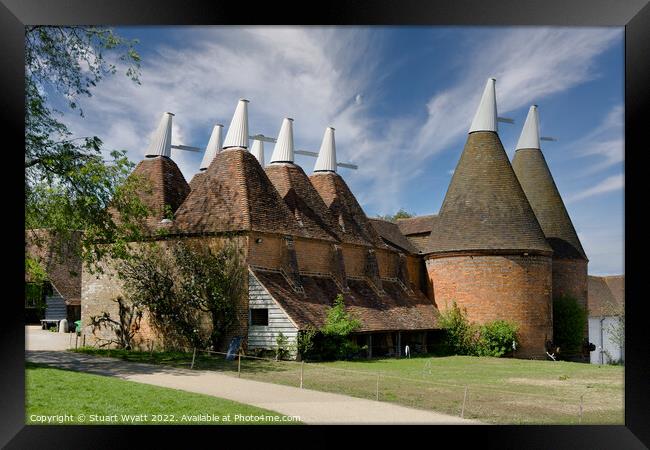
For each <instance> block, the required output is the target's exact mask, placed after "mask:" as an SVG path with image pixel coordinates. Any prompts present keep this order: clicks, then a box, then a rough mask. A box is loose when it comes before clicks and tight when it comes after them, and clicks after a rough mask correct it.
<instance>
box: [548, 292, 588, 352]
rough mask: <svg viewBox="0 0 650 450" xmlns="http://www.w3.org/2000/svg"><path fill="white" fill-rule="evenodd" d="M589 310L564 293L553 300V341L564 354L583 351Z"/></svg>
mask: <svg viewBox="0 0 650 450" xmlns="http://www.w3.org/2000/svg"><path fill="white" fill-rule="evenodd" d="M586 322H587V310H586V309H585V308H584V307H583V306H581V305H580V304H579V303H578V300H576V299H575V298H574V297H571V296H568V295H563V296H561V297H558V298H556V299H555V300H553V341H554V343H555V346H557V347H560V352H561V353H562V354H564V355H570V354H575V353H578V352H580V351H581V349H582V345H583V340H584V329H585V323H586Z"/></svg>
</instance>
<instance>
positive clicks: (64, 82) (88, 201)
mask: <svg viewBox="0 0 650 450" xmlns="http://www.w3.org/2000/svg"><path fill="white" fill-rule="evenodd" d="M136 43H137V41H129V40H126V39H124V38H122V37H120V36H118V35H116V34H115V33H114V32H113V31H112V30H111V29H109V28H97V27H82V26H73V27H51V26H27V27H26V28H25V228H26V230H31V229H37V228H48V229H51V230H56V231H57V232H58V234H59V235H60V236H63V238H64V239H63V240H65V235H66V233H72V232H75V231H79V230H81V231H83V232H84V237H83V239H82V241H81V246H80V249H79V251H80V252H81V253H82V254H83V256H84V259H85V260H86V261H87V262H88V263H92V262H96V261H97V260H98V259H100V258H101V257H102V256H103V255H104V254H105V253H106V252H107V251H111V250H115V251H119V250H121V249H123V248H124V247H123V245H117V246H115V247H111V246H108V247H107V246H101V245H100V244H102V243H106V242H115V241H129V240H137V239H138V238H139V236H140V235H141V230H142V227H141V224H142V220H143V219H144V217H145V216H146V215H147V214H148V211H147V209H146V207H144V205H142V204H141V203H140V202H139V200H138V198H137V196H135V195H132V194H133V192H134V191H135V189H136V187H137V186H138V185H140V184H141V182H140V181H139V180H136V179H131V180H129V181H128V182H127V175H128V174H129V172H130V170H131V169H132V167H133V164H132V163H131V162H130V161H129V160H128V158H127V157H126V152H125V151H112V152H110V156H109V157H108V159H107V160H105V158H106V155H104V154H103V153H102V141H101V139H100V138H99V137H98V136H73V134H72V132H71V131H70V130H69V129H68V127H67V126H66V125H65V124H64V123H63V122H62V117H63V115H64V112H63V111H64V110H65V111H67V112H75V113H78V114H79V115H80V116H81V117H83V116H84V112H83V109H82V108H81V106H80V101H81V99H82V98H84V97H90V96H91V95H92V90H93V89H94V88H95V87H96V86H97V84H98V83H99V82H100V81H101V80H103V79H104V78H105V77H106V76H109V75H112V74H115V73H116V72H117V67H118V65H119V66H123V67H125V73H126V76H127V77H129V78H130V79H131V80H132V81H133V82H135V83H138V84H139V79H138V77H139V64H140V56H139V55H138V53H137V52H136V51H135V48H134V45H135V44H136ZM109 207H111V209H112V211H111V210H109ZM116 212H117V213H118V215H119V220H116V219H115V216H116V215H115V213H116Z"/></svg>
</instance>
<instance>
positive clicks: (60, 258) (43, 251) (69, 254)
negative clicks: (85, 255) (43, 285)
mask: <svg viewBox="0 0 650 450" xmlns="http://www.w3.org/2000/svg"><path fill="white" fill-rule="evenodd" d="M80 239H81V233H80V232H72V234H71V235H70V236H65V241H62V240H61V239H59V238H57V235H56V234H55V233H54V232H51V231H49V230H44V229H40V230H26V231H25V254H26V255H28V256H29V257H31V258H34V259H36V260H37V261H38V262H39V263H40V264H41V266H42V267H43V268H44V269H45V272H46V274H47V277H48V280H49V281H50V283H51V284H52V286H54V288H55V289H56V290H57V292H58V293H59V294H61V296H62V297H63V298H64V299H65V302H66V304H68V305H79V304H80V302H81V270H82V261H81V256H80V250H81V249H80V247H79V245H80ZM25 281H26V282H29V281H30V280H29V279H28V276H27V274H25Z"/></svg>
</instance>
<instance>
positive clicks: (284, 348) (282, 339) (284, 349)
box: [275, 331, 289, 360]
mask: <svg viewBox="0 0 650 450" xmlns="http://www.w3.org/2000/svg"><path fill="white" fill-rule="evenodd" d="M275 344H276V350H275V359H276V360H280V359H284V358H285V357H286V356H287V354H288V353H289V349H288V347H289V340H288V339H287V337H286V336H285V335H284V333H282V331H280V333H278V335H277V337H276V338H275Z"/></svg>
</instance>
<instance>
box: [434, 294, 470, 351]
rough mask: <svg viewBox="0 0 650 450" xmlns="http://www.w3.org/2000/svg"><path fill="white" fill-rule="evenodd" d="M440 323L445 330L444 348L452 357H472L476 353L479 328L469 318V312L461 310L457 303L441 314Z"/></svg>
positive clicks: (453, 303)
mask: <svg viewBox="0 0 650 450" xmlns="http://www.w3.org/2000/svg"><path fill="white" fill-rule="evenodd" d="M438 323H439V324H440V326H441V327H442V328H443V329H444V330H445V334H444V338H443V346H444V349H445V351H446V352H447V353H449V354H452V355H472V354H474V353H475V347H476V335H477V327H476V326H475V325H473V324H471V323H470V322H469V320H468V318H467V310H466V309H465V308H462V309H461V308H460V307H459V306H458V305H457V304H456V302H455V301H453V302H452V304H451V307H447V309H445V310H444V311H442V312H441V313H440V318H439V319H438Z"/></svg>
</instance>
